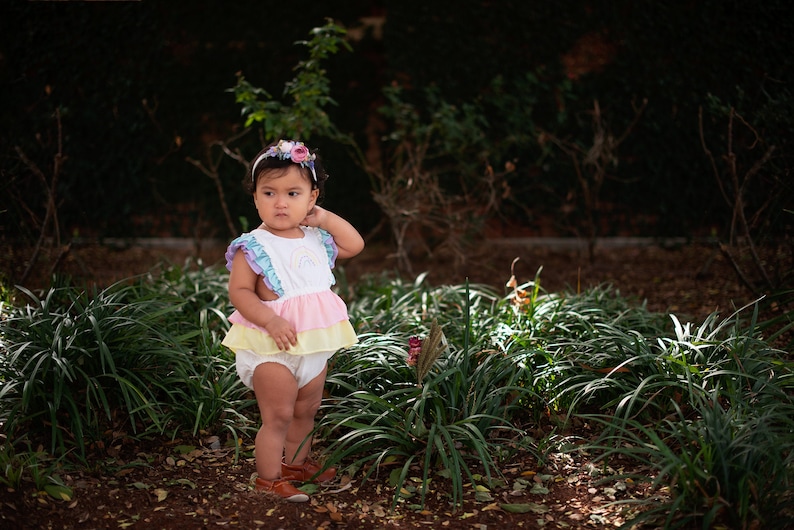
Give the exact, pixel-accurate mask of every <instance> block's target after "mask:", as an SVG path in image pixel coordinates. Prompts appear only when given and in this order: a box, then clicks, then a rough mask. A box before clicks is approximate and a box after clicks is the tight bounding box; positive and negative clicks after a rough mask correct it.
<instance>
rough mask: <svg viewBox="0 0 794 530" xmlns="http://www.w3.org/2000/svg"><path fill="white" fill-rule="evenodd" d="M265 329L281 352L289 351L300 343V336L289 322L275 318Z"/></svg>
mask: <svg viewBox="0 0 794 530" xmlns="http://www.w3.org/2000/svg"><path fill="white" fill-rule="evenodd" d="M265 329H266V330H267V332H268V333H269V334H270V336H271V337H272V338H273V340H274V341H276V346H277V347H278V349H279V350H281V351H287V350H289V349H290V348H291V347H293V346H295V345H296V344H297V343H298V334H297V333H296V332H295V330H294V329H293V327H292V326H291V325H290V323H289V322H287V321H286V320H284V319H283V318H281V317H279V316H275V317H273V318H272V319H270V321H269V322H268V323H267V324H266V325H265Z"/></svg>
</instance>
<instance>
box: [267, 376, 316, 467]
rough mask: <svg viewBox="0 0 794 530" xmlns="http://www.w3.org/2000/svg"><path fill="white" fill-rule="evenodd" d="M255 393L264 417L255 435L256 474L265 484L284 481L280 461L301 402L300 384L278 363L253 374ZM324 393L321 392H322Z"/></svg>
mask: <svg viewBox="0 0 794 530" xmlns="http://www.w3.org/2000/svg"><path fill="white" fill-rule="evenodd" d="M253 382H254V393H255V394H256V401H257V404H258V405H259V413H260V415H261V416H262V426H261V427H260V428H259V432H258V433H257V435H256V441H255V442H254V447H255V450H256V471H257V473H258V474H259V477H260V478H262V479H265V480H276V479H279V478H281V458H282V456H283V451H284V444H285V442H286V439H287V433H288V432H289V431H290V430H291V424H292V422H293V419H292V418H293V415H294V413H295V407H296V405H297V403H296V400H297V399H298V396H299V392H298V382H297V381H296V380H295V376H293V375H292V372H290V371H289V369H288V368H287V367H286V366H284V365H282V364H279V363H273V362H269V363H262V364H260V365H259V366H257V367H256V370H254V380H253ZM321 392H322V389H321Z"/></svg>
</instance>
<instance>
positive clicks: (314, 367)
mask: <svg viewBox="0 0 794 530" xmlns="http://www.w3.org/2000/svg"><path fill="white" fill-rule="evenodd" d="M301 229H302V230H303V238H300V239H289V238H283V237H279V236H276V235H274V234H272V233H270V232H268V231H267V230H263V229H256V230H252V231H251V232H248V233H245V234H243V235H241V236H240V237H238V238H236V239H235V240H233V241H232V242H231V244H230V245H229V248H228V249H227V251H226V268H227V269H229V270H231V268H232V260H233V259H234V255H235V254H236V253H237V252H238V251H242V252H243V254H244V255H245V259H246V262H247V263H248V265H249V266H250V267H251V270H253V271H254V272H255V273H256V274H258V275H260V276H262V277H263V279H264V282H265V285H267V287H268V288H269V289H270V290H271V291H273V292H274V293H276V294H277V295H278V296H279V298H278V299H276V300H270V301H264V300H263V301H262V304H263V305H266V306H268V307H270V308H271V309H272V310H273V311H274V312H275V313H276V314H277V315H279V316H281V317H282V318H284V319H285V320H287V321H288V322H289V323H290V324H291V325H292V326H293V328H294V329H295V331H296V332H297V334H298V341H297V344H296V345H295V346H292V347H291V348H290V349H289V350H288V351H286V352H284V351H282V350H280V349H279V348H278V346H276V342H275V341H274V340H273V338H272V337H271V336H270V334H269V333H268V332H267V330H266V329H265V328H263V327H260V326H257V325H256V324H254V323H252V322H250V321H248V319H246V318H245V317H244V316H243V315H242V314H240V312H239V311H235V312H234V313H232V315H231V316H230V317H229V322H231V323H232V326H231V328H230V329H229V332H228V333H227V334H226V337H225V338H224V339H223V345H224V346H226V347H228V348H229V349H231V350H232V351H234V353H235V362H236V365H237V373H238V375H239V376H240V379H241V380H242V382H243V383H244V384H245V385H246V386H247V387H249V388H253V375H254V370H255V369H256V367H257V366H258V365H260V364H261V363H264V362H277V363H279V364H283V365H284V366H286V367H287V368H289V369H290V371H291V372H292V373H293V375H295V377H296V379H297V381H298V386H299V387H303V386H304V385H305V384H306V383H308V382H309V381H311V380H312V379H314V378H315V377H316V376H317V375H319V374H320V373H321V372H322V370H323V368H325V366H326V363H327V362H328V359H330V358H331V357H332V356H333V355H334V353H336V351H338V350H340V349H341V348H346V347H348V346H351V345H353V344H355V343H356V342H358V338H357V337H356V333H355V331H354V330H353V326H352V325H351V324H350V321H349V320H348V315H347V306H346V305H345V302H344V301H343V300H342V299H341V298H340V297H339V296H338V295H337V294H336V293H334V292H333V291H332V290H331V286H332V285H333V284H334V283H335V279H334V275H333V273H332V272H331V269H332V268H333V266H334V264H335V262H336V256H337V248H336V243H334V240H333V237H332V236H331V234H329V233H328V232H326V231H325V230H322V229H319V228H315V227H306V226H302V227H301Z"/></svg>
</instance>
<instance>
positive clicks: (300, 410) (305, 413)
mask: <svg viewBox="0 0 794 530" xmlns="http://www.w3.org/2000/svg"><path fill="white" fill-rule="evenodd" d="M321 403H322V396H320V397H319V398H310V399H304V400H300V401H298V402H297V403H295V411H294V415H295V417H296V418H314V417H315V416H316V415H317V411H318V410H320V404H321Z"/></svg>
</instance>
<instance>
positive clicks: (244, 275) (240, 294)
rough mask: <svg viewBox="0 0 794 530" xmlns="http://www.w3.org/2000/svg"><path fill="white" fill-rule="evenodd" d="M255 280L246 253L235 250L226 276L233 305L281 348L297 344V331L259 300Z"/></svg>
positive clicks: (257, 277) (259, 279) (256, 279)
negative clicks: (265, 331) (262, 329)
mask: <svg viewBox="0 0 794 530" xmlns="http://www.w3.org/2000/svg"><path fill="white" fill-rule="evenodd" d="M257 281H260V282H261V281H262V280H261V278H260V277H259V276H258V275H257V274H256V273H255V272H254V271H253V270H251V267H250V266H249V265H248V262H247V261H246V260H245V254H243V253H242V252H240V251H237V253H235V255H234V259H233V260H232V270H231V274H230V275H229V299H230V300H231V302H232V305H234V307H235V309H237V310H238V311H239V312H240V314H242V315H243V316H244V317H245V318H246V319H247V320H248V321H250V322H253V323H254V324H256V325H257V326H261V327H263V328H265V329H266V330H267V332H268V333H269V334H270V336H271V337H272V338H273V340H274V341H276V346H278V348H279V349H280V350H282V351H287V350H288V349H289V348H290V346H294V345H295V344H297V342H298V334H297V333H296V332H295V329H293V327H292V326H291V325H290V324H289V322H287V321H286V320H284V319H283V318H281V317H280V316H278V315H276V313H275V311H273V310H272V309H271V308H269V307H268V306H266V305H265V304H263V303H262V300H261V299H260V298H259V296H258V295H257V284H256V282H257Z"/></svg>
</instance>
